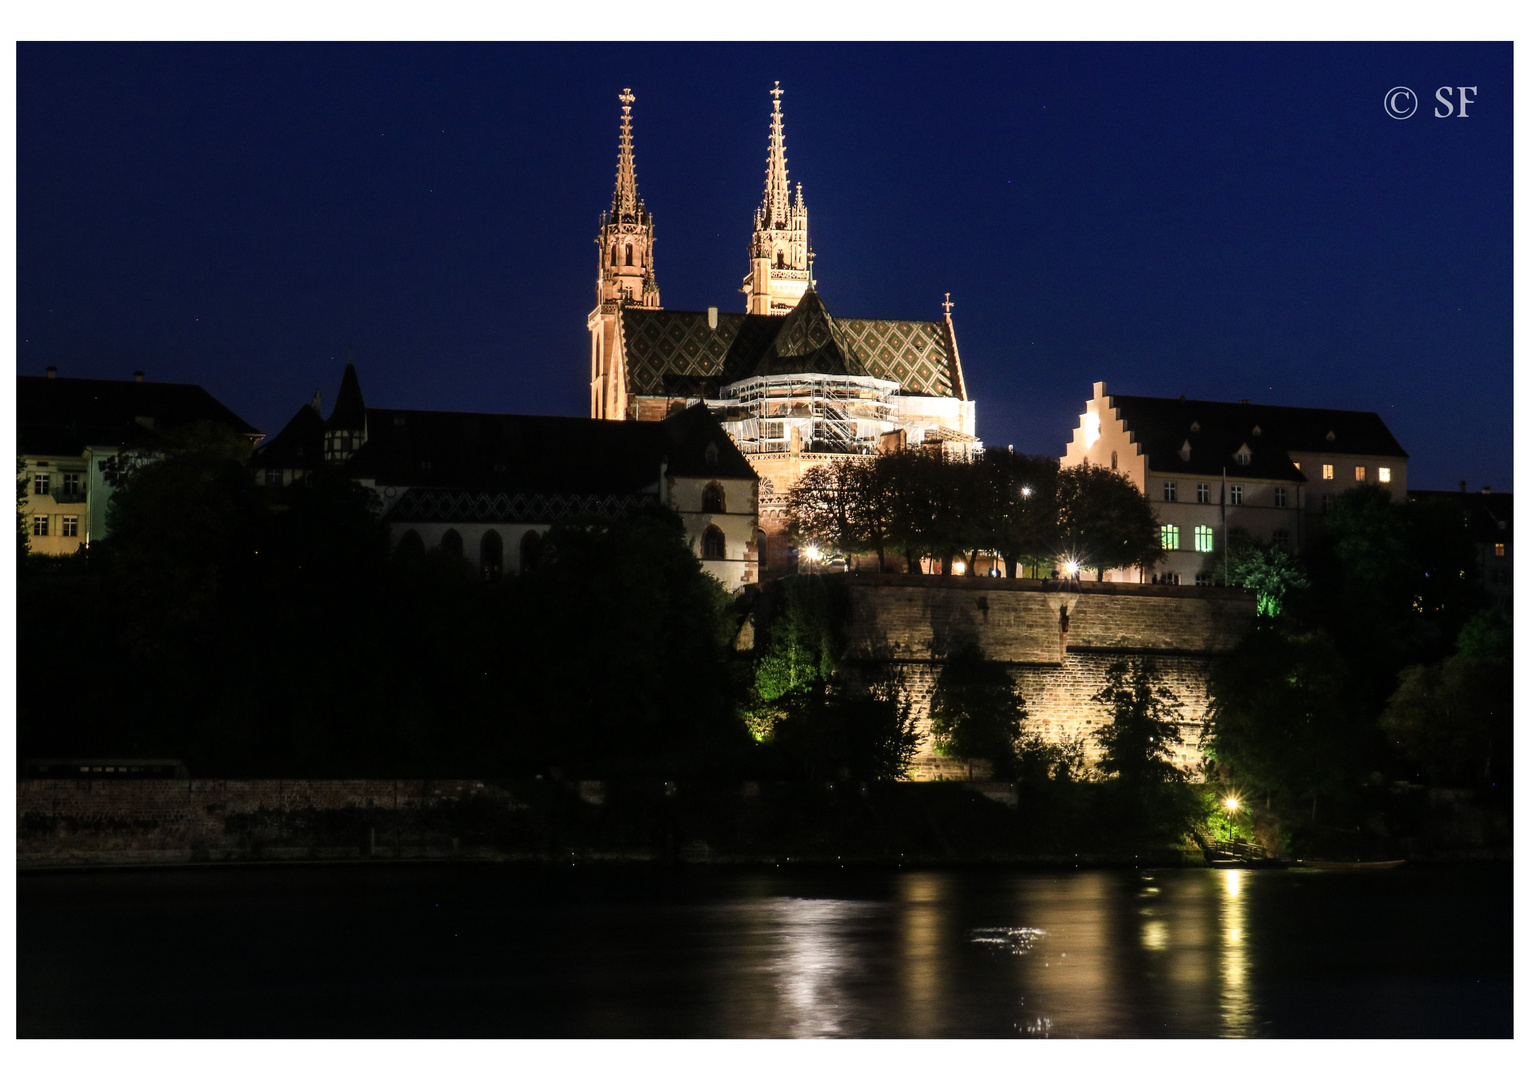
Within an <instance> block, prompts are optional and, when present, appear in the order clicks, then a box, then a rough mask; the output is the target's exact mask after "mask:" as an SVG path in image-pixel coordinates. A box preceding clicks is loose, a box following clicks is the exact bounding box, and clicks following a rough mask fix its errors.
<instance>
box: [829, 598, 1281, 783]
mask: <svg viewBox="0 0 1528 1080" xmlns="http://www.w3.org/2000/svg"><path fill="white" fill-rule="evenodd" d="M844 577H845V587H846V588H847V590H848V595H849V610H850V619H849V650H848V652H849V656H850V658H851V659H852V660H855V661H858V662H860V664H861V665H862V666H863V667H865V668H869V667H870V666H872V665H880V664H885V665H890V666H891V667H893V668H895V669H896V670H898V671H899V672H900V673H901V674H902V676H903V678H904V679H905V680H906V683H907V687H908V690H909V692H910V694H911V696H912V703H913V710H914V715H915V717H916V718H917V721H918V723H919V725H920V727H921V729H922V731H923V733H924V743H923V746H922V748H921V750H920V752H919V755H918V758H917V760H916V761H915V762H914V766H913V775H914V778H916V779H937V778H940V777H960V778H965V777H967V776H968V775H977V774H978V773H979V771H980V767H979V766H973V765H971V764H970V763H967V762H963V761H952V760H951V759H948V758H941V757H939V756H937V755H935V754H934V753H933V748H932V743H931V741H930V739H929V736H928V708H929V700H930V698H931V697H932V695H933V691H934V686H935V685H936V683H937V682H938V678H939V673H940V671H941V670H942V668H943V665H944V661H945V659H946V658H947V657H949V656H950V655H951V654H952V653H954V652H956V651H957V650H959V649H960V648H962V647H963V646H967V645H975V646H977V647H978V648H980V649H981V650H982V652H983V653H984V654H985V655H986V656H987V657H988V658H989V659H992V660H998V661H1001V662H1002V663H1004V664H1006V665H1007V666H1008V671H1009V674H1010V675H1011V676H1012V677H1013V679H1014V682H1015V683H1016V684H1017V686H1018V688H1019V692H1020V693H1021V694H1023V696H1024V701H1025V703H1026V705H1027V707H1028V711H1029V722H1030V724H1031V725H1032V726H1033V727H1034V728H1036V729H1037V730H1039V731H1040V732H1042V733H1043V734H1044V735H1045V736H1046V737H1047V738H1049V739H1051V740H1054V741H1059V740H1061V739H1071V738H1078V737H1080V738H1081V739H1082V740H1083V743H1084V746H1085V749H1086V754H1087V756H1088V758H1089V760H1090V761H1091V760H1096V759H1097V757H1098V753H1099V750H1098V744H1097V741H1096V732H1097V729H1098V728H1099V727H1100V726H1102V725H1103V724H1105V723H1107V722H1108V716H1107V714H1106V711H1105V707H1104V706H1103V705H1101V704H1099V703H1098V702H1097V701H1095V700H1093V697H1094V695H1095V694H1097V693H1098V691H1099V690H1100V689H1101V688H1102V687H1103V685H1104V681H1105V678H1106V674H1107V672H1108V669H1109V667H1110V665H1112V664H1114V663H1117V662H1118V661H1120V660H1124V659H1128V658H1132V657H1135V658H1143V659H1144V658H1148V657H1149V658H1150V659H1151V660H1152V662H1153V663H1154V664H1155V665H1156V667H1157V669H1158V671H1159V672H1160V674H1161V677H1162V681H1163V682H1164V683H1165V684H1166V685H1167V686H1168V687H1169V688H1170V689H1171V690H1172V691H1173V692H1174V693H1175V694H1176V695H1177V696H1178V699H1179V702H1180V707H1181V711H1182V715H1183V717H1184V720H1185V721H1186V722H1185V724H1184V727H1183V744H1182V746H1181V748H1180V751H1179V754H1178V761H1179V763H1180V764H1182V765H1185V766H1188V767H1192V768H1197V766H1198V765H1199V763H1200V762H1201V761H1202V759H1203V752H1202V749H1201V747H1200V736H1201V733H1202V730H1203V720H1204V714H1205V711H1206V709H1207V707H1208V704H1209V699H1208V694H1207V690H1206V680H1207V677H1208V674H1209V667H1210V663H1211V662H1212V660H1213V659H1214V657H1215V656H1216V655H1217V654H1219V653H1223V652H1226V651H1228V650H1229V649H1231V648H1233V647H1234V646H1235V645H1236V643H1237V642H1238V641H1240V640H1241V638H1242V636H1243V635H1245V634H1246V632H1247V631H1248V630H1249V629H1250V628H1251V626H1252V624H1253V621H1254V619H1255V617H1256V610H1257V608H1256V598H1255V596H1254V594H1253V593H1252V592H1251V591H1249V590H1245V589H1216V588H1198V587H1190V586H1175V585H1133V584H1128V583H1122V582H1092V581H1084V582H1052V581H1030V580H1022V579H1021V580H1017V581H1015V580H1009V579H1000V578H968V577H948V578H946V577H918V576H911V575H906V574H847V575H845V576H844Z"/></svg>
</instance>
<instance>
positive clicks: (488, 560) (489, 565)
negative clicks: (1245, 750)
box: [478, 529, 504, 581]
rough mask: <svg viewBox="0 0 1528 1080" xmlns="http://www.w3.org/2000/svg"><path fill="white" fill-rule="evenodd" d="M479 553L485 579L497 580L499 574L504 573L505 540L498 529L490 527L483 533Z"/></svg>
mask: <svg viewBox="0 0 1528 1080" xmlns="http://www.w3.org/2000/svg"><path fill="white" fill-rule="evenodd" d="M478 555H479V561H480V563H481V565H482V568H483V580H484V581H497V580H498V579H499V575H500V574H502V573H504V540H503V538H502V537H501V536H499V533H498V531H497V530H495V529H489V530H488V531H487V532H485V533H484V534H483V542H482V544H481V545H479V547H478Z"/></svg>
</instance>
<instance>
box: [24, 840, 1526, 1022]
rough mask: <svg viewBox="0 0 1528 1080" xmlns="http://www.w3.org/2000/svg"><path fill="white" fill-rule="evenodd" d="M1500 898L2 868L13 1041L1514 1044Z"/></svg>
mask: <svg viewBox="0 0 1528 1080" xmlns="http://www.w3.org/2000/svg"><path fill="white" fill-rule="evenodd" d="M1511 899H1512V893H1511V879H1510V875H1507V874H1494V875H1486V874H1477V875H1475V876H1474V877H1469V876H1468V875H1464V876H1461V874H1460V872H1458V871H1450V872H1449V873H1447V874H1444V873H1442V872H1440V873H1437V874H1430V873H1417V874H1415V875H1406V874H1397V875H1394V876H1381V875H1376V874H1342V873H1337V872H1333V873H1331V874H1324V873H1323V872H1321V871H1310V872H1297V871H1288V872H1282V871H1280V872H1268V871H1253V872H1246V871H1225V870H1209V869H1204V870H1198V869H1195V870H1167V871H1153V872H1150V873H1140V872H1133V871H1126V870H1111V871H1094V872H1089V871H1082V872H1064V873H1057V874H1054V875H1048V874H1041V873H1033V872H1030V873H1021V872H1007V871H999V870H991V871H985V872H982V871H951V870H929V871H908V872H900V873H898V872H890V871H885V872H883V871H868V870H867V871H862V872H859V873H849V872H843V871H838V872H826V871H825V872H818V871H801V872H788V873H784V874H782V873H769V872H757V871H736V872H731V873H728V872H715V873H711V872H704V873H695V874H674V873H671V872H662V871H656V870H655V871H652V872H642V871H635V870H633V871H619V870H612V871H610V872H602V873H590V872H589V871H587V870H583V869H580V870H578V871H577V872H574V871H571V870H569V871H555V870H547V871H540V872H537V871H529V872H528V871H526V870H525V869H523V868H515V867H491V866H487V867H485V866H478V867H472V866H461V867H450V868H447V867H408V866H397V867H376V868H368V869H363V870H361V871H357V870H356V869H354V868H349V867H344V868H334V869H333V870H327V869H325V868H294V869H290V870H288V869H264V870H255V869H249V870H245V869H230V870H227V871H222V872H219V873H216V874H209V873H198V872H193V871H173V870H165V871H153V872H147V871H146V872H143V873H134V872H123V873H114V874H112V875H110V876H107V875H100V876H88V875H79V876H70V875H53V876H47V877H42V876H38V877H23V878H22V879H21V880H20V881H19V883H18V928H24V929H25V931H26V932H25V933H18V939H17V940H18V977H17V978H18V982H17V985H18V1031H20V1032H22V1033H25V1034H31V1035H47V1036H83V1037H89V1036H110V1037H132V1036H160V1037H176V1036H189V1035H213V1036H222V1037H239V1036H245V1037H248V1036H298V1037H303V1036H317V1037H322V1036H331V1037H334V1036H352V1037H363V1036H368V1035H388V1036H396V1037H409V1036H421V1035H424V1036H477V1037H501V1038H502V1037H518V1038H537V1037H549V1036H550V1037H564V1038H579V1037H602V1036H603V1037H609V1036H619V1037H644V1036H666V1037H697V1036H698V1037H713V1038H715V1037H723V1038H725V1037H765V1038H781V1037H797V1038H810V1037H828V1038H833V1037H838V1038H843V1037H851V1038H852V1037H918V1038H940V1037H943V1038H950V1037H988V1038H990V1037H997V1036H1008V1037H1040V1038H1043V1037H1048V1036H1049V1037H1057V1038H1076V1037H1082V1038H1099V1037H1130V1038H1141V1037H1149V1036H1167V1037H1201V1038H1202V1037H1233V1038H1235V1037H1246V1036H1254V1035H1264V1036H1267V1035H1275V1036H1292V1037H1313V1036H1348V1037H1373V1036H1380V1037H1396V1036H1403V1037H1404V1036H1411V1037H1426V1036H1432V1037H1438V1036H1458V1035H1473V1036H1476V1037H1480V1036H1492V1035H1495V1036H1501V1035H1508V1036H1510V1035H1511V1033H1512V1026H1511V1023H1512V1018H1511V1007H1512V961H1511V944H1510V943H1511V936H1512V935H1511V932H1512V919H1511ZM341 925H343V926H346V927H348V928H350V929H351V930H352V932H350V933H345V934H336V933H334V932H333V928H334V927H336V926H341ZM229 926H238V927H239V928H240V932H239V933H238V934H237V935H233V936H230V935H229V933H228V927H229ZM164 941H174V942H175V943H176V955H177V958H178V959H177V963H176V964H175V965H166V964H164V963H163V958H162V956H161V955H160V954H159V952H157V951H156V950H158V949H159V948H160V943H162V942H164ZM379 942H381V943H385V948H378V947H377V943H379ZM186 986H195V987H196V988H197V989H196V993H195V994H194V995H188V994H187V993H186V990H185V987H186ZM128 988H130V990H129V989H128Z"/></svg>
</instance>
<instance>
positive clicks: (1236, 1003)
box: [1220, 870, 1254, 1039]
mask: <svg viewBox="0 0 1528 1080" xmlns="http://www.w3.org/2000/svg"><path fill="white" fill-rule="evenodd" d="M1221 880H1222V882H1223V884H1224V886H1225V898H1224V900H1223V901H1222V903H1221V908H1220V1022H1221V1032H1220V1033H1221V1034H1222V1035H1223V1036H1226V1037H1229V1038H1236V1039H1239V1038H1245V1037H1247V1036H1249V1035H1252V1034H1254V1032H1253V1030H1252V1000H1251V994H1250V993H1249V991H1248V981H1249V975H1250V974H1251V971H1250V966H1249V963H1248V959H1247V942H1246V939H1247V934H1246V930H1247V925H1246V920H1247V911H1246V897H1244V896H1243V895H1242V893H1243V882H1242V872H1241V871H1240V870H1227V871H1224V872H1223V873H1222V875H1221Z"/></svg>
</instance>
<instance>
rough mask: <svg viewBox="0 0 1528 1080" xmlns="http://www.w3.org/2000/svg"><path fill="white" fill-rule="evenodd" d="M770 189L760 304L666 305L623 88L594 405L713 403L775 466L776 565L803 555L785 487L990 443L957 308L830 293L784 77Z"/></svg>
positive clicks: (593, 409) (765, 537)
mask: <svg viewBox="0 0 1528 1080" xmlns="http://www.w3.org/2000/svg"><path fill="white" fill-rule="evenodd" d="M770 93H771V95H772V96H773V98H774V104H773V111H772V113H771V116H770V129H769V147H768V153H767V157H766V162H765V175H764V198H763V202H762V203H761V205H760V206H759V208H758V210H757V211H755V213H754V221H753V235H752V239H751V241H750V243H749V246H748V271H747V273H746V274H745V276H744V277H743V284H742V293H743V297H744V305H743V306H744V310H743V311H742V312H740V313H733V312H722V311H720V310H719V309H717V308H715V307H712V308H708V309H706V310H705V311H669V310H665V309H664V308H663V307H662V306H661V305H660V304H659V299H658V285H657V280H656V277H655V275H654V271H653V261H652V251H653V220H652V215H651V214H650V213H649V212H648V210H647V209H646V206H645V204H644V203H643V202H642V200H641V199H640V198H639V196H638V195H637V182H636V167H635V162H634V150H633V140H632V131H631V104H632V102H633V101H634V100H635V98H634V97H633V95H632V93H631V91H630V90H629V89H628V90H625V91H623V92H622V93H621V95H620V99H619V100H620V101H621V132H620V142H619V149H618V153H617V162H616V185H615V194H614V196H613V198H612V200H611V209H610V211H609V212H608V213H607V214H605V215H604V216H602V218H601V220H600V229H599V235H598V236H597V237H596V243H597V245H598V247H599V282H598V288H597V302H596V305H595V308H594V310H593V311H592V312H590V314H589V320H588V326H589V330H590V333H591V341H590V384H589V386H590V392H589V396H590V416H591V417H594V418H596V419H619V420H660V419H662V418H664V417H666V416H669V415H671V414H672V413H673V412H675V411H677V410H682V409H686V408H689V407H692V406H693V405H695V404H697V403H700V402H704V403H706V404H707V405H708V406H709V407H710V408H711V410H712V411H713V412H714V413H715V414H716V416H717V417H718V419H720V420H721V421H722V424H723V426H724V427H725V429H726V431H727V433H728V434H729V435H730V436H731V437H732V440H733V442H734V443H735V444H736V445H737V446H738V447H739V448H740V449H741V450H742V451H743V452H744V454H745V455H746V457H747V459H748V461H749V463H750V464H751V465H752V466H753V468H754V469H755V471H756V472H757V473H758V474H759V477H760V485H761V491H760V527H761V530H762V532H761V535H760V538H759V544H760V546H761V547H762V548H763V549H764V552H765V555H766V556H767V558H766V559H765V560H764V561H763V562H761V566H764V567H767V568H768V569H771V570H776V571H778V570H782V569H784V568H785V566H786V565H787V547H788V537H787V536H786V528H785V520H784V500H785V493H786V492H787V491H788V490H789V489H790V487H791V485H792V484H794V483H795V482H796V480H797V479H799V478H800V476H801V474H802V473H803V472H805V471H806V470H807V469H809V468H811V467H813V466H815V465H822V464H825V463H827V462H829V461H832V460H833V459H834V458H835V457H839V456H843V455H867V454H873V453H876V452H878V451H880V450H883V449H891V448H896V447H905V446H911V447H926V448H929V449H937V450H938V451H939V452H941V453H945V454H953V455H957V456H967V455H970V454H974V453H977V452H979V451H980V449H981V444H980V442H979V441H977V439H976V403H975V402H974V401H973V400H971V398H970V396H969V394H968V392H967V388H966V384H965V379H964V376H963V375H962V372H961V365H960V352H959V350H958V349H957V347H956V343H955V326H954V322H953V321H952V319H951V317H950V308H951V307H952V306H953V305H952V304H951V303H950V302H949V295H948V294H946V295H945V304H944V317H943V319H937V320H919V319H848V318H836V317H835V316H833V315H832V314H831V313H830V312H829V310H828V308H827V305H826V304H825V303H824V302H823V299H822V297H821V296H820V295H819V294H818V292H817V291H816V286H815V281H814V280H813V278H812V262H813V259H814V258H815V256H814V255H813V253H812V251H811V249H810V247H809V245H808V242H807V208H806V203H805V201H804V198H803V195H802V190H801V185H800V184H799V183H798V184H797V185H796V189H795V192H794V196H792V192H791V189H790V182H789V176H788V173H787V167H786V165H787V159H786V156H785V126H784V125H785V121H784V115H783V114H782V112H781V109H780V97H781V95H782V94H783V91H782V90H781V89H780V87H779V84H778V83H776V84H775V88H774V90H772V91H770Z"/></svg>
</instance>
